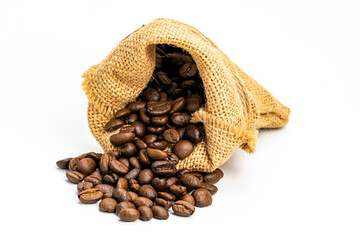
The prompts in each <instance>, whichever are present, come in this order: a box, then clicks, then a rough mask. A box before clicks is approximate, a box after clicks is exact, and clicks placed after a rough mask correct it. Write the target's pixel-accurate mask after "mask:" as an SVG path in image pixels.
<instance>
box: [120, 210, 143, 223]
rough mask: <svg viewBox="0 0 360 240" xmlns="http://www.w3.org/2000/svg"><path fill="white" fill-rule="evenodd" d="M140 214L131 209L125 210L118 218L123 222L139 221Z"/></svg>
mask: <svg viewBox="0 0 360 240" xmlns="http://www.w3.org/2000/svg"><path fill="white" fill-rule="evenodd" d="M139 217H140V213H139V211H138V210H136V209H133V208H125V209H123V210H121V211H120V212H119V218H120V219H121V220H122V221H124V222H133V221H136V220H137V219H139Z"/></svg>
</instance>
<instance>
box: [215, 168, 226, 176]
mask: <svg viewBox="0 0 360 240" xmlns="http://www.w3.org/2000/svg"><path fill="white" fill-rule="evenodd" d="M215 172H218V173H219V174H220V178H223V177H224V173H223V171H221V169H220V168H217V169H215Z"/></svg>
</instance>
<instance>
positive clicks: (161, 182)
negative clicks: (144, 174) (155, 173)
mask: <svg viewBox="0 0 360 240" xmlns="http://www.w3.org/2000/svg"><path fill="white" fill-rule="evenodd" d="M151 185H152V186H153V187H154V188H155V189H156V191H158V192H165V191H166V189H167V187H168V185H167V182H166V179H165V178H154V179H153V180H152V181H151Z"/></svg>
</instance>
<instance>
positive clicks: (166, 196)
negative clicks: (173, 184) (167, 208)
mask: <svg viewBox="0 0 360 240" xmlns="http://www.w3.org/2000/svg"><path fill="white" fill-rule="evenodd" d="M158 196H159V198H162V199H165V200H167V201H170V202H173V201H175V199H176V196H175V195H173V194H171V193H167V192H158Z"/></svg>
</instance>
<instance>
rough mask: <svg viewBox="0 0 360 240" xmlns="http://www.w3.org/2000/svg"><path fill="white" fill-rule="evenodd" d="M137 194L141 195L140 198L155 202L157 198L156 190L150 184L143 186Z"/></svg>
mask: <svg viewBox="0 0 360 240" xmlns="http://www.w3.org/2000/svg"><path fill="white" fill-rule="evenodd" d="M137 193H138V194H139V196H141V197H147V198H149V199H150V200H152V201H154V199H155V198H156V197H157V193H156V191H155V189H154V188H153V187H152V186H151V185H149V184H145V185H142V186H141V187H140V188H139V190H138V192H137Z"/></svg>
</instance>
